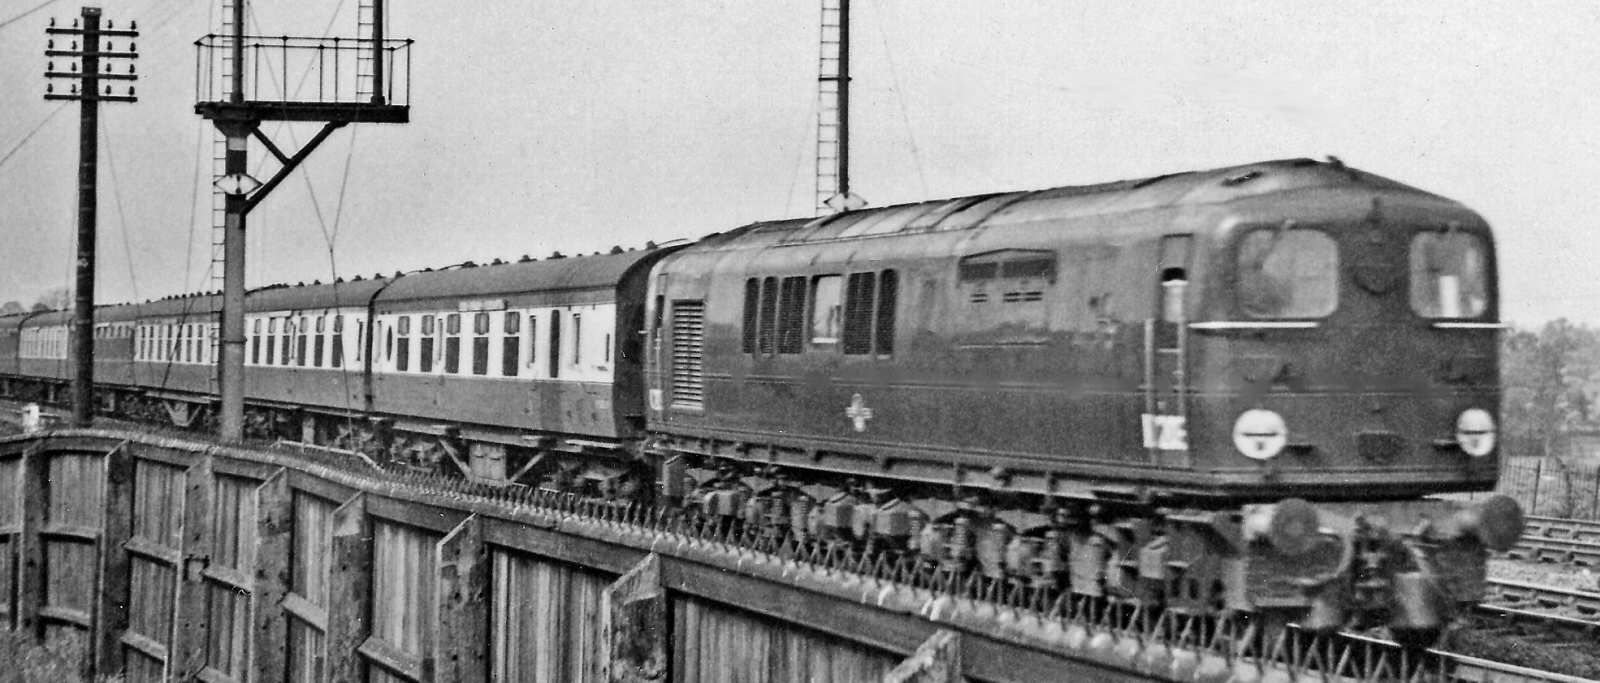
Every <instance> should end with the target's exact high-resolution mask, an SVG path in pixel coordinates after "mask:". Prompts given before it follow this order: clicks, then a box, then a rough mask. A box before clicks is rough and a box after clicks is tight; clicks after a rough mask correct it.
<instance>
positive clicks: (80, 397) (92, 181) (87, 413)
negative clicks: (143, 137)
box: [44, 7, 139, 427]
mask: <svg viewBox="0 0 1600 683" xmlns="http://www.w3.org/2000/svg"><path fill="white" fill-rule="evenodd" d="M82 19H83V26H82V28H79V26H78V22H76V21H74V22H73V23H72V28H56V25H55V23H56V22H55V20H54V19H52V20H50V27H49V28H46V29H45V33H46V34H47V35H52V36H55V35H62V36H82V37H83V49H82V50H79V49H78V42H77V41H76V40H74V41H72V44H71V49H68V50H57V49H55V48H56V45H55V40H54V39H53V38H52V39H51V40H49V41H48V43H47V44H46V49H45V53H44V54H45V56H46V57H67V58H71V59H82V60H83V70H82V71H79V70H78V65H77V62H73V63H72V66H71V67H70V68H69V69H68V70H67V71H64V72H62V71H56V65H55V61H53V60H52V61H51V62H49V65H48V68H47V70H46V71H45V74H44V75H45V78H67V79H72V80H75V81H77V82H76V83H73V84H72V87H71V90H70V91H69V92H68V93H66V94H60V93H56V92H55V88H54V87H53V86H48V87H47V88H46V90H45V95H44V98H45V99H46V100H77V101H78V103H79V123H78V272H77V282H76V285H75V290H74V301H73V308H72V326H71V328H69V332H68V338H69V339H70V340H71V341H70V343H69V346H70V348H71V360H70V362H69V367H71V369H72V423H73V424H74V425H77V426H79V427H87V426H89V425H90V424H92V423H93V422H94V267H95V224H96V216H95V208H96V202H97V201H98V188H97V182H96V181H97V180H98V174H99V160H100V136H99V131H100V103H101V102H137V101H138V100H137V99H136V98H134V96H133V86H131V85H130V86H128V94H127V95H114V94H112V92H111V86H110V85H107V86H106V89H105V92H104V93H102V92H100V81H102V80H118V81H133V80H138V77H137V76H135V75H134V74H133V65H132V64H131V63H130V64H129V65H128V69H127V71H126V72H125V73H116V69H115V66H114V63H113V62H111V61H110V60H112V59H128V60H132V59H135V58H137V57H138V56H139V55H138V53H137V52H136V51H135V44H134V43H131V42H130V43H129V44H128V49H127V50H126V51H122V52H118V51H117V50H116V48H115V43H112V42H109V41H108V42H107V43H106V49H105V50H104V51H102V50H101V49H100V38H101V37H102V36H105V37H108V38H109V37H125V38H129V39H132V38H136V37H138V36H139V32H138V31H137V30H136V29H137V28H138V27H137V26H136V25H130V28H129V29H127V30H116V29H113V28H112V26H111V24H110V23H109V22H107V24H106V28H104V29H101V28H100V8H99V7H85V8H83V16H82ZM102 58H104V59H106V60H107V62H106V64H105V71H104V72H102V71H101V61H100V60H101V59H102Z"/></svg>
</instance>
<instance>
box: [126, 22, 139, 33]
mask: <svg viewBox="0 0 1600 683" xmlns="http://www.w3.org/2000/svg"><path fill="white" fill-rule="evenodd" d="M128 30H130V31H137V30H139V22H137V21H130V22H128Z"/></svg>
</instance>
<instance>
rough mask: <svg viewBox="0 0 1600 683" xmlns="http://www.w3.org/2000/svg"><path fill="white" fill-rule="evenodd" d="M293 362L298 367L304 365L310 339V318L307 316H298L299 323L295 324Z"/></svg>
mask: <svg viewBox="0 0 1600 683" xmlns="http://www.w3.org/2000/svg"><path fill="white" fill-rule="evenodd" d="M295 333H296V334H295V338H294V362H295V365H298V366H300V367H302V368H303V367H305V366H306V351H307V349H308V347H309V343H308V342H310V341H311V319H310V317H309V316H304V315H302V316H300V324H299V325H297V326H295Z"/></svg>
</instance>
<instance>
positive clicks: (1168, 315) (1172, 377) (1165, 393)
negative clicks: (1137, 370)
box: [1142, 235, 1191, 467]
mask: <svg viewBox="0 0 1600 683" xmlns="http://www.w3.org/2000/svg"><path fill="white" fill-rule="evenodd" d="M1190 243H1191V238H1190V236H1188V235H1169V236H1167V237H1163V238H1161V246H1160V249H1159V251H1158V253H1157V255H1156V263H1155V264H1154V266H1155V268H1154V273H1152V277H1151V282H1152V284H1153V288H1154V292H1153V296H1154V298H1155V306H1154V307H1153V309H1152V310H1153V311H1154V315H1153V316H1152V317H1150V318H1147V319H1146V320H1145V323H1144V384H1143V387H1142V389H1143V393H1144V415H1143V419H1142V421H1143V427H1144V447H1145V449H1146V450H1147V451H1148V452H1149V454H1150V462H1151V463H1152V464H1155V465H1159V466H1165V467H1187V466H1188V465H1189V434H1188V382H1187V376H1186V368H1187V365H1188V362H1187V361H1188V336H1189V335H1188V289H1189V265H1190V264H1189V252H1190Z"/></svg>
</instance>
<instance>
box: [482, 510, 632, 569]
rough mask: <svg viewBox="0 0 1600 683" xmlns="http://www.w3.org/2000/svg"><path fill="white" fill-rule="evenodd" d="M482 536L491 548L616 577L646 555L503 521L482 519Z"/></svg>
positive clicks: (612, 544) (625, 548) (615, 546)
mask: <svg viewBox="0 0 1600 683" xmlns="http://www.w3.org/2000/svg"><path fill="white" fill-rule="evenodd" d="M483 534H484V540H485V541H487V542H489V543H492V544H494V545H498V546H504V547H506V548H511V549H513V550H520V551H522V552H525V553H528V554H530V555H539V556H543V557H550V558H554V559H557V560H561V561H563V562H570V563H572V564H576V565H579V566H583V567H588V568H590V569H596V570H600V571H603V572H606V573H610V574H616V575H619V576H620V575H622V574H623V573H624V572H626V571H628V570H629V569H632V568H633V567H634V566H635V565H638V564H639V562H640V561H641V560H643V559H644V558H645V556H646V555H649V554H650V553H649V552H647V551H644V550H640V549H638V548H630V547H627V546H621V545H617V544H614V543H607V542H605V541H597V540H593V539H588V538H582V537H579V536H570V535H567V534H563V533H560V532H557V531H555V530H553V529H547V528H541V527H535V526H529V525H527V524H523V523H521V522H516V521H512V520H506V519H496V518H486V519H484V521H483Z"/></svg>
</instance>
